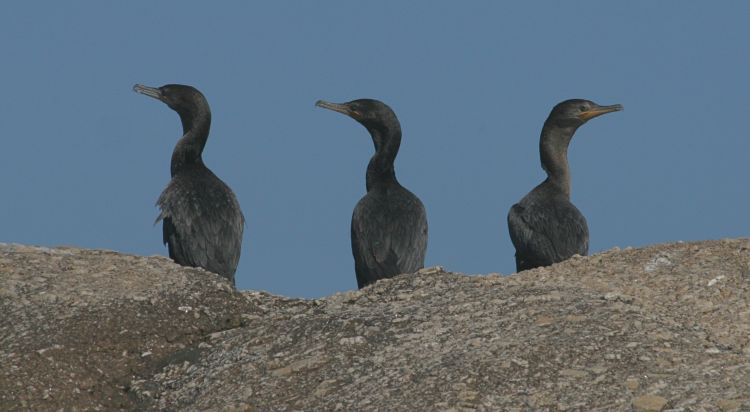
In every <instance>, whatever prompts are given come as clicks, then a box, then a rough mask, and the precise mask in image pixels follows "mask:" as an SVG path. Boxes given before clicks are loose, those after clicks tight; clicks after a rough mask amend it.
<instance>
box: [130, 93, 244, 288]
mask: <svg viewBox="0 0 750 412" xmlns="http://www.w3.org/2000/svg"><path fill="white" fill-rule="evenodd" d="M133 90H135V91H136V92H138V93H141V94H145V95H146V96H149V97H153V98H155V99H157V100H160V101H161V102H163V103H165V104H166V105H167V106H169V107H170V108H171V109H172V110H174V111H176V112H177V114H179V115H180V120H181V121H182V130H183V136H182V138H181V139H180V140H179V141H178V142H177V145H176V146H175V148H174V151H173V152H172V162H171V168H170V170H171V175H172V180H171V181H170V182H169V184H168V185H167V187H166V188H165V189H164V191H163V192H162V193H161V195H160V196H159V200H158V201H157V202H156V204H157V205H158V206H159V208H160V209H161V213H160V214H159V216H158V217H157V218H156V223H158V222H159V220H163V233H164V243H165V244H166V245H167V246H168V248H169V257H170V258H172V260H174V261H175V262H177V263H179V264H180V265H183V266H192V267H201V268H203V269H206V270H208V271H211V272H214V273H217V274H219V275H221V276H223V277H225V278H227V279H229V280H230V281H231V282H232V284H233V285H234V273H235V271H236V270H237V263H238V262H239V260H240V249H241V246H242V231H243V228H244V224H245V218H244V216H243V215H242V210H240V204H239V202H237V197H235V195H234V192H232V189H230V188H229V186H227V185H226V184H225V183H224V182H222V181H221V179H219V178H218V177H216V175H215V174H213V172H211V170H209V169H208V168H207V167H206V165H205V164H203V158H202V157H201V154H202V153H203V148H204V146H205V145H206V140H207V139H208V132H209V128H210V127H211V110H210V109H209V107H208V102H207V101H206V98H205V97H204V96H203V94H202V93H201V92H200V91H198V90H197V89H196V88H194V87H192V86H185V85H181V84H167V85H164V86H162V87H158V88H157V87H148V86H143V85H141V84H136V85H135V86H133Z"/></svg>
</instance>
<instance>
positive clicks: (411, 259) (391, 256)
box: [315, 99, 427, 289]
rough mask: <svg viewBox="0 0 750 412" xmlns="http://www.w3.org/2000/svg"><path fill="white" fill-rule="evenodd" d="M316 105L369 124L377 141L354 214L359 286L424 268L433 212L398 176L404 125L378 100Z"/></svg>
mask: <svg viewBox="0 0 750 412" xmlns="http://www.w3.org/2000/svg"><path fill="white" fill-rule="evenodd" d="M315 105H316V106H319V107H322V108H325V109H330V110H333V111H336V112H339V113H343V114H345V115H347V116H349V117H351V118H352V119H354V120H356V121H357V122H359V123H360V124H361V125H363V126H364V127H365V128H366V129H367V131H368V132H369V133H370V136H371V137H372V141H373V143H374V144H375V155H374V156H373V157H372V158H371V159H370V163H369V164H368V166H367V194H366V195H365V196H364V197H362V199H360V201H359V202H358V203H357V206H356V207H355V208H354V213H353V215H352V227H351V230H352V254H353V255H354V268H355V272H356V274H357V285H358V286H359V288H360V289H361V288H363V287H365V286H367V285H369V284H371V283H375V282H376V281H377V280H379V279H383V278H389V277H393V276H396V275H398V274H401V273H413V272H416V271H417V270H419V269H421V268H423V267H424V257H425V252H426V251H427V214H426V213H425V209H424V205H422V202H421V201H420V200H419V198H417V197H416V196H415V195H414V194H413V193H411V192H410V191H408V190H407V189H406V188H404V187H403V186H401V185H400V184H399V183H398V180H396V173H395V171H394V168H393V162H394V160H395V159H396V154H397V153H398V148H399V146H400V145H401V125H400V124H399V122H398V118H396V114H395V113H393V110H391V108H390V107H388V106H387V105H386V104H385V103H383V102H380V101H378V100H372V99H359V100H354V101H351V102H348V103H343V104H336V103H329V102H326V101H323V100H318V102H317V103H315Z"/></svg>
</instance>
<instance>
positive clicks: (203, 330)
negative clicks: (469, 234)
mask: <svg viewBox="0 0 750 412" xmlns="http://www.w3.org/2000/svg"><path fill="white" fill-rule="evenodd" d="M748 267H750V240H748V239H735V240H732V239H729V240H723V241H708V242H697V243H677V244H665V245H656V246H652V247H648V248H642V249H633V248H626V249H623V250H610V251H607V252H605V253H602V254H598V255H593V256H590V257H577V258H575V259H573V260H570V261H567V262H562V263H559V264H556V265H553V266H551V267H547V268H539V269H534V270H529V271H526V272H523V273H521V274H517V275H513V276H509V277H503V276H499V275H492V276H465V275H461V274H456V273H449V272H445V271H444V270H443V269H441V268H429V269H425V270H422V271H420V272H419V273H417V274H411V275H405V276H399V277H396V278H393V279H386V280H382V281H380V282H377V283H376V284H374V285H372V286H369V287H367V288H365V289H363V290H360V291H349V292H342V293H338V294H336V295H334V296H331V297H324V298H320V299H314V300H303V299H288V298H284V297H281V296H274V295H270V294H268V293H264V292H257V291H235V290H233V289H232V288H231V285H229V284H228V283H227V282H225V281H224V280H223V279H222V278H220V277H218V276H216V275H213V274H211V273H208V272H206V271H203V270H198V269H191V268H184V267H180V266H178V265H175V264H173V263H172V262H171V261H170V260H169V259H166V258H163V257H139V256H129V255H124V254H119V253H115V252H109V251H97V250H83V249H74V248H57V249H55V248H52V249H50V248H37V247H31V246H21V245H7V244H0V313H2V314H3V316H0V336H2V342H3V344H2V345H0V410H17V409H25V410H60V409H64V410H68V409H70V410H185V411H196V410H238V411H239V410H338V411H345V410H425V409H427V410H430V409H432V410H455V411H469V410H477V411H490V410H509V411H513V410H516V411H524V410H644V411H658V410H665V409H666V408H671V410H673V411H687V410H717V409H718V410H726V411H733V410H742V409H743V408H747V407H748V400H747V399H745V398H746V397H744V396H745V394H748V393H750V368H748V364H749V363H748V355H749V354H750V326H748V325H750V324H749V323H748V320H749V319H750V318H748V315H749V314H750V294H749V293H747V291H748V285H750V278H748V275H747V268H748ZM646 269H648V270H646ZM310 275H311V276H324V275H325V274H324V271H323V270H321V272H319V273H311V274H310ZM709 284H710V285H709ZM738 396H739V397H738Z"/></svg>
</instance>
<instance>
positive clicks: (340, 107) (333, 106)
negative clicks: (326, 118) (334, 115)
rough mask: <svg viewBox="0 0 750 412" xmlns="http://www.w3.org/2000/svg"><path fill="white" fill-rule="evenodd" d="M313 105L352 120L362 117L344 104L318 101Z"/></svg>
mask: <svg viewBox="0 0 750 412" xmlns="http://www.w3.org/2000/svg"><path fill="white" fill-rule="evenodd" d="M315 105H316V106H318V107H322V108H324V109H328V110H333V111H334V112H339V113H343V114H345V115H347V116H349V117H351V118H353V119H359V118H361V117H362V113H360V112H358V111H356V110H352V108H351V107H349V106H348V105H346V104H339V103H331V102H327V101H325V100H318V101H317V102H315Z"/></svg>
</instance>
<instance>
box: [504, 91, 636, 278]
mask: <svg viewBox="0 0 750 412" xmlns="http://www.w3.org/2000/svg"><path fill="white" fill-rule="evenodd" d="M618 110H622V106H621V105H619V104H616V105H613V106H599V105H598V104H596V103H594V102H591V101H588V100H582V99H571V100H566V101H564V102H561V103H559V104H557V106H555V107H554V108H553V109H552V112H551V113H550V114H549V117H548V118H547V120H546V121H545V122H544V127H543V128H542V135H541V138H540V140H539V154H540V157H541V160H542V168H543V169H544V170H545V171H546V172H547V179H546V180H545V181H544V182H542V183H541V184H539V186H537V187H535V188H534V190H532V191H531V192H529V194H527V195H526V196H524V198H523V199H521V201H520V202H518V203H516V204H515V205H513V207H511V209H510V212H509V213H508V229H509V231H510V238H511V240H512V241H513V246H515V247H516V271H518V272H520V271H522V270H526V269H533V268H535V267H539V266H548V265H551V264H553V263H557V262H561V261H563V260H565V259H568V258H570V257H571V256H573V255H575V254H579V255H582V256H585V255H586V254H587V253H588V250H589V229H588V226H587V225H586V219H585V218H584V217H583V215H582V214H581V212H580V211H578V209H577V208H576V207H575V206H574V205H573V204H572V203H570V170H569V168H568V145H569V144H570V140H571V139H572V138H573V134H574V133H575V132H576V130H577V129H578V128H579V127H580V126H582V125H583V124H584V123H586V122H587V121H589V120H590V119H593V118H594V117H597V116H601V115H603V114H606V113H611V112H615V111H618Z"/></svg>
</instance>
